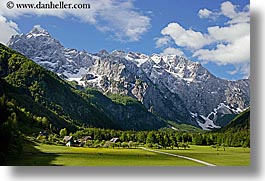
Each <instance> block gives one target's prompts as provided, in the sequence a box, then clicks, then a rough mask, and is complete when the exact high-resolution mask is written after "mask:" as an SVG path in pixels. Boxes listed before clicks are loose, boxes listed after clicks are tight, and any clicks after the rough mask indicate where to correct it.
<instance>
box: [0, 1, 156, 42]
mask: <svg viewBox="0 0 265 181" xmlns="http://www.w3.org/2000/svg"><path fill="white" fill-rule="evenodd" d="M8 1H9V0H4V1H1V3H0V15H2V16H5V17H9V18H18V17H20V16H55V17H58V18H67V17H75V18H77V19H79V20H80V21H82V22H84V23H88V24H92V25H94V26H96V27H97V28H98V29H99V30H101V31H106V32H111V33H112V35H114V37H115V38H116V39H118V40H122V41H138V40H139V39H140V38H141V36H142V35H143V34H144V33H146V32H147V31H148V29H149V28H150V26H151V23H150V21H151V19H150V18H149V17H148V16H146V15H143V14H141V13H140V12H138V11H137V9H136V8H135V6H134V4H133V0H129V1H119V0H64V3H72V4H81V3H89V4H90V9H45V10H44V9H29V8H27V9H17V8H13V9H8V8H7V7H6V2H8ZM59 1H60V0H53V3H59ZM13 2H14V3H22V1H21V0H13ZM23 3H39V0H25V1H23ZM48 3H49V2H48Z"/></svg>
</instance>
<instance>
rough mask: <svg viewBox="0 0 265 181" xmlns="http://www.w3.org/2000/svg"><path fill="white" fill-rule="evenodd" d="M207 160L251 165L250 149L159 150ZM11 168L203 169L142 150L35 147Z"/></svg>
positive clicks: (176, 158)
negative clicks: (156, 167) (20, 166)
mask: <svg viewBox="0 0 265 181" xmlns="http://www.w3.org/2000/svg"><path fill="white" fill-rule="evenodd" d="M158 150H159V151H163V152H168V153H173V154H178V155H183V156H187V157H191V158H196V159H199V160H202V161H206V162H208V163H211V164H215V165H217V166H248V165H249V164H250V149H249V148H232V147H229V148H226V150H225V151H223V150H218V151H217V150H216V149H215V148H211V147H209V146H192V145H191V147H190V148H189V149H186V150H184V149H180V150H177V149H174V150H170V149H158ZM9 165H30V166H34V165H58V166H204V165H203V164H200V163H196V162H193V161H190V160H186V159H183V158H178V157H174V156H170V155H164V154H160V153H154V152H150V151H146V150H142V149H140V148H137V149H123V148H114V149H112V148H83V147H66V146H55V145H46V144H34V145H31V147H27V148H25V150H24V153H23V155H21V156H20V157H19V158H17V159H12V158H10V160H9Z"/></svg>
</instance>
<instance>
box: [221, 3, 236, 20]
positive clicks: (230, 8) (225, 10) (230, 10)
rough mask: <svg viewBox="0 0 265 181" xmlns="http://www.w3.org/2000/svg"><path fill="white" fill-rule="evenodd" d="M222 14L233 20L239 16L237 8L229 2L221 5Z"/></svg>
mask: <svg viewBox="0 0 265 181" xmlns="http://www.w3.org/2000/svg"><path fill="white" fill-rule="evenodd" d="M221 12H222V14H223V15H224V16H226V17H228V18H231V19H233V18H234V17H236V16H237V13H236V10H235V6H234V5H233V4H232V3H231V2H229V1H226V2H223V3H222V4H221Z"/></svg>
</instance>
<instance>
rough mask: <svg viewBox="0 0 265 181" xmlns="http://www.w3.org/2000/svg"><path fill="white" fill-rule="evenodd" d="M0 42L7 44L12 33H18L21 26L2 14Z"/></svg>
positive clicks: (0, 18) (0, 17)
mask: <svg viewBox="0 0 265 181" xmlns="http://www.w3.org/2000/svg"><path fill="white" fill-rule="evenodd" d="M0 27H1V31H0V34H1V36H0V43H3V44H6V43H7V42H8V40H9V38H10V37H11V36H12V35H15V34H18V31H19V28H18V26H17V24H16V23H15V22H13V21H9V20H7V19H6V18H5V17H3V16H1V15H0Z"/></svg>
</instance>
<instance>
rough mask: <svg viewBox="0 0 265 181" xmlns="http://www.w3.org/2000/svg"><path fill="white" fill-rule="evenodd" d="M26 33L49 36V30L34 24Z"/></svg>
mask: <svg viewBox="0 0 265 181" xmlns="http://www.w3.org/2000/svg"><path fill="white" fill-rule="evenodd" d="M28 34H32V35H34V36H50V34H49V32H48V31H47V30H45V29H43V28H42V27H41V26H40V25H35V26H34V27H33V28H32V29H31V30H30V32H29V33H28Z"/></svg>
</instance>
